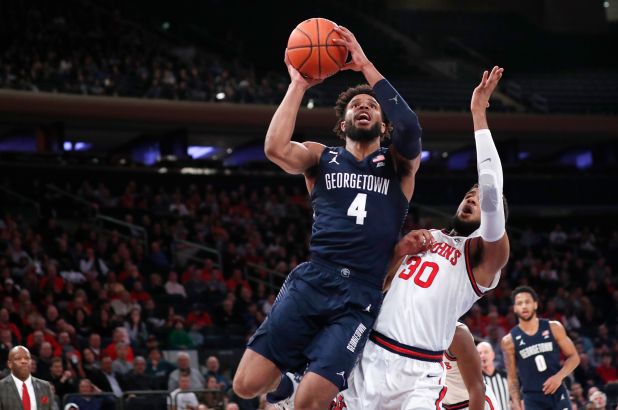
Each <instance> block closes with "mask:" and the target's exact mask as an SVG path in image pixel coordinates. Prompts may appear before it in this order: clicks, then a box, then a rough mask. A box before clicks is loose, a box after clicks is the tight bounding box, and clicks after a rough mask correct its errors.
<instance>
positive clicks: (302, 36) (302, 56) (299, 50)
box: [286, 17, 348, 80]
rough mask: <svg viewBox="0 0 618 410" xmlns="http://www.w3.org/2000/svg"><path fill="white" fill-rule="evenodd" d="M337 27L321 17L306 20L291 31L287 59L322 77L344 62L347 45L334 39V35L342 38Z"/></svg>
mask: <svg viewBox="0 0 618 410" xmlns="http://www.w3.org/2000/svg"><path fill="white" fill-rule="evenodd" d="M335 27H337V24H335V23H334V22H332V21H330V20H327V19H324V18H320V17H318V18H312V19H309V20H305V21H303V22H302V23H300V24H299V25H298V26H296V28H295V29H294V31H292V34H290V38H289V39H288V48H287V50H286V53H287V56H288V59H289V60H290V63H291V64H292V66H293V67H294V68H295V69H297V70H298V71H299V72H300V73H301V74H302V75H304V76H305V77H308V78H312V79H316V80H322V79H324V78H326V77H330V76H331V75H333V74H335V73H336V72H337V71H339V70H340V69H341V67H342V66H343V65H344V64H345V60H346V58H347V56H348V49H347V48H346V47H345V46H342V45H336V44H335V43H333V38H341V36H340V35H339V34H337V32H336V31H335V30H334V28H335Z"/></svg>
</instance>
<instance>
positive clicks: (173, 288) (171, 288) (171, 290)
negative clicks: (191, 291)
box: [165, 271, 187, 298]
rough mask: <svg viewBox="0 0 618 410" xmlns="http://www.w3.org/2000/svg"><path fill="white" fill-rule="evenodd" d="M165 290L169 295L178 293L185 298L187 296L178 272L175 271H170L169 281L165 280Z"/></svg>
mask: <svg viewBox="0 0 618 410" xmlns="http://www.w3.org/2000/svg"><path fill="white" fill-rule="evenodd" d="M165 292H167V294H168V295H178V296H181V297H183V298H186V297H187V292H186V291H185V287H184V286H183V285H182V284H181V283H178V274H177V273H176V272H174V271H172V272H170V274H169V276H168V278H167V282H165Z"/></svg>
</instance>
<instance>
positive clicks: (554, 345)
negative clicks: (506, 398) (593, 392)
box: [502, 286, 579, 410]
mask: <svg viewBox="0 0 618 410" xmlns="http://www.w3.org/2000/svg"><path fill="white" fill-rule="evenodd" d="M511 297H512V299H513V305H514V307H513V310H514V311H515V314H516V315H517V317H518V318H519V324H518V325H517V326H515V327H514V328H513V329H511V332H510V333H509V334H507V335H506V336H504V338H503V339H502V350H503V352H504V359H505V363H506V370H507V376H508V382H509V392H510V393H511V400H512V408H513V409H514V410H519V409H520V408H521V399H522V397H521V395H520V387H521V393H523V402H524V408H525V409H526V410H536V409H558V410H563V409H570V408H571V403H570V401H569V392H568V390H567V389H566V387H565V386H564V385H563V384H562V380H563V379H564V378H565V377H566V376H567V375H569V373H571V372H572V371H573V370H574V369H575V368H576V367H577V365H578V364H579V355H578V354H577V351H576V350H575V346H574V345H573V342H572V341H571V339H570V338H569V337H568V336H567V334H566V331H565V330H564V327H563V326H562V324H561V323H560V322H557V321H553V320H551V321H550V320H546V319H539V318H538V317H537V315H536V311H537V308H538V300H539V298H538V296H537V294H536V292H535V291H534V289H532V288H530V287H527V286H520V287H518V288H516V289H515V290H514V291H513V293H512V295H511ZM560 352H562V354H563V355H564V356H565V357H566V360H565V361H564V364H563V365H562V366H560ZM520 383H521V386H520Z"/></svg>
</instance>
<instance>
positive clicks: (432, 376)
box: [427, 374, 438, 378]
mask: <svg viewBox="0 0 618 410" xmlns="http://www.w3.org/2000/svg"><path fill="white" fill-rule="evenodd" d="M427 377H431V378H434V377H438V376H434V375H432V374H428V375H427Z"/></svg>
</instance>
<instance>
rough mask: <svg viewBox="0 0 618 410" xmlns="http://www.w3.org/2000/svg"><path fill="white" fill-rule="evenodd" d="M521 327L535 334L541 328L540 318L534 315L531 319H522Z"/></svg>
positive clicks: (530, 333) (528, 332)
mask: <svg viewBox="0 0 618 410" xmlns="http://www.w3.org/2000/svg"><path fill="white" fill-rule="evenodd" d="M519 327H520V328H521V330H523V331H524V332H526V333H527V334H529V335H533V334H535V333H536V332H537V330H539V318H538V316H534V317H533V318H532V319H530V320H520V321H519Z"/></svg>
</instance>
